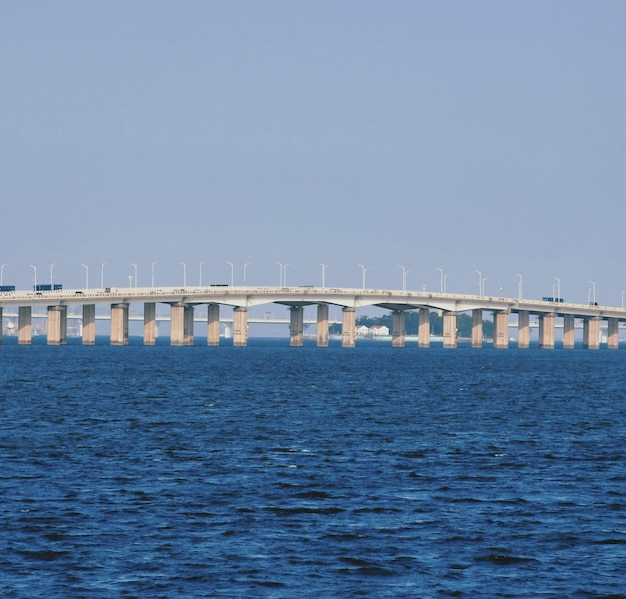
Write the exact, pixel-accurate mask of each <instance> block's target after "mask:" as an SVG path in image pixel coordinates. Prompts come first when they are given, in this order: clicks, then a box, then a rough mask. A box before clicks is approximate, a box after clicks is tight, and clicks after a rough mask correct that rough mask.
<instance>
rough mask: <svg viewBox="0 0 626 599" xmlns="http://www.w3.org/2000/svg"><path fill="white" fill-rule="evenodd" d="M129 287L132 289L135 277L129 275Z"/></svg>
mask: <svg viewBox="0 0 626 599" xmlns="http://www.w3.org/2000/svg"><path fill="white" fill-rule="evenodd" d="M128 287H129V288H131V289H132V287H133V275H128Z"/></svg>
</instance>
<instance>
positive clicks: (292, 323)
mask: <svg viewBox="0 0 626 599" xmlns="http://www.w3.org/2000/svg"><path fill="white" fill-rule="evenodd" d="M289 345H291V347H302V346H303V345H304V308H303V307H302V306H291V307H290V308H289Z"/></svg>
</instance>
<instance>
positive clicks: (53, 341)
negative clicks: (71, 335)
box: [48, 306, 67, 345]
mask: <svg viewBox="0 0 626 599" xmlns="http://www.w3.org/2000/svg"><path fill="white" fill-rule="evenodd" d="M66 343H67V306H48V345H65V344H66Z"/></svg>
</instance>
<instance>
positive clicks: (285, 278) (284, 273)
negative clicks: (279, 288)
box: [283, 264, 289, 287]
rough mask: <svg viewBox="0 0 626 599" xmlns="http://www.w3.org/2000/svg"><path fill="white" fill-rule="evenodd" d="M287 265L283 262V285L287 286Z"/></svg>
mask: <svg viewBox="0 0 626 599" xmlns="http://www.w3.org/2000/svg"><path fill="white" fill-rule="evenodd" d="M288 266H289V264H285V266H283V285H284V286H285V287H287V267H288Z"/></svg>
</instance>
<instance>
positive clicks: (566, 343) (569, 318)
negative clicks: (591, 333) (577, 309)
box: [563, 314, 576, 349]
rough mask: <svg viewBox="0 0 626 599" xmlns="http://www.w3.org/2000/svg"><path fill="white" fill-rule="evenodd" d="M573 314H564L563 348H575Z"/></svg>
mask: <svg viewBox="0 0 626 599" xmlns="http://www.w3.org/2000/svg"><path fill="white" fill-rule="evenodd" d="M575 320H576V319H575V318H574V315H573V314H565V315H564V316H563V349H574V322H575Z"/></svg>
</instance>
